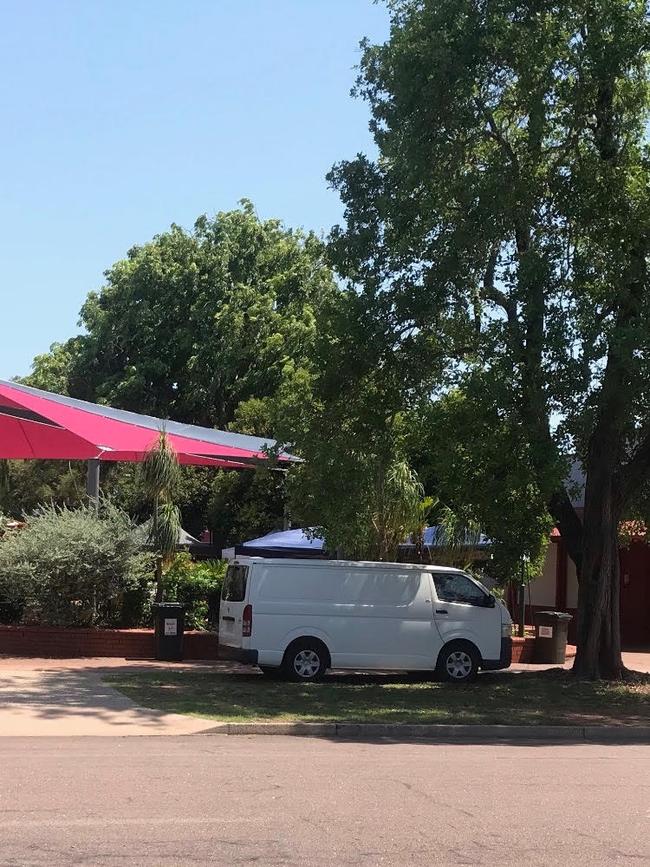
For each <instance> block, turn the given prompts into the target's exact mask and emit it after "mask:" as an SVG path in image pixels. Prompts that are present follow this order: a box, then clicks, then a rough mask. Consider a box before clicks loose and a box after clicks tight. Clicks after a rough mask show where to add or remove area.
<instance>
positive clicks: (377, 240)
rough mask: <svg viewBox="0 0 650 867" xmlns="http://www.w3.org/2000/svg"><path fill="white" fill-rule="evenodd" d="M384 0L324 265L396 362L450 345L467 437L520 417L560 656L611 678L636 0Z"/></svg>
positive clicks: (645, 176)
mask: <svg viewBox="0 0 650 867" xmlns="http://www.w3.org/2000/svg"><path fill="white" fill-rule="evenodd" d="M388 5H389V8H390V12H391V33H390V38H389V39H388V41H387V42H386V43H385V44H383V45H371V44H368V43H365V44H364V46H363V56H362V60H361V69H360V75H359V81H358V88H357V92H358V93H359V94H360V95H361V96H362V97H363V98H364V99H366V100H367V102H368V104H369V106H370V109H371V112H372V121H371V128H372V130H373V132H374V135H375V140H376V143H377V146H378V149H379V154H380V155H379V158H378V160H377V161H376V162H373V161H371V160H370V159H368V158H366V157H364V156H359V157H358V158H357V159H355V160H353V161H351V162H344V163H341V164H340V165H338V166H336V167H335V168H334V169H333V171H332V173H331V175H330V181H331V183H332V184H333V185H334V186H335V187H336V188H337V189H338V190H339V191H340V194H341V196H342V198H343V201H344V204H345V216H346V226H345V228H339V229H337V230H335V231H334V233H333V237H332V254H333V258H334V261H335V264H336V265H337V267H338V268H339V270H340V271H341V273H342V274H343V275H344V276H345V277H346V278H347V279H348V280H349V282H350V284H351V285H352V286H354V287H355V291H356V292H357V293H358V297H359V298H360V302H359V303H360V304H362V305H363V306H364V308H365V311H366V318H367V320H368V321H370V322H372V321H376V322H377V321H378V322H383V323H385V325H386V338H385V342H386V343H395V342H396V343H397V345H398V346H400V347H404V348H405V352H404V355H405V357H407V358H408V363H407V369H409V370H410V367H411V366H412V365H417V364H421V362H422V358H423V354H425V355H428V357H429V358H430V359H431V360H432V361H434V362H435V364H438V363H439V357H440V356H442V357H444V358H445V359H447V361H448V367H447V375H446V379H445V381H443V382H441V383H439V384H438V394H440V393H441V392H444V391H445V390H451V389H454V388H457V389H460V390H461V391H466V392H467V393H468V394H469V395H471V400H472V409H473V412H474V415H475V418H476V425H475V428H476V434H477V437H480V436H484V435H485V432H486V426H485V424H484V423H483V421H482V420H484V419H485V418H486V414H489V412H491V411H492V408H496V411H497V417H498V419H499V422H500V424H501V425H502V426H503V428H504V429H505V430H506V431H507V432H508V437H512V436H514V434H515V433H516V434H517V436H518V442H517V449H516V451H515V452H514V453H513V454H512V455H507V456H505V457H504V460H503V461H502V464H506V465H507V464H508V463H509V462H516V463H517V464H518V470H517V472H518V473H519V474H520V475H521V476H524V477H527V478H528V479H530V484H531V486H532V488H533V489H534V492H535V499H536V501H538V502H539V503H540V514H539V515H538V516H537V518H536V519H535V520H536V523H537V525H539V523H540V522H541V521H543V514H542V512H543V511H544V509H542V504H543V505H544V508H545V509H546V510H547V511H548V513H549V514H550V515H551V516H552V518H553V520H554V521H555V522H556V523H557V524H558V526H559V527H560V530H561V532H562V534H563V536H564V538H565V540H566V543H567V546H568V550H569V552H570V554H571V556H572V558H573V559H574V561H575V563H576V566H577V568H578V573H579V581H580V589H579V624H578V654H577V658H576V663H575V671H576V672H577V673H578V674H580V675H583V676H587V677H598V676H607V677H620V676H621V675H622V674H623V667H622V662H621V653H620V627H619V571H618V570H619V566H618V541H617V525H618V523H619V521H620V519H621V517H622V516H623V515H624V514H625V511H626V509H627V508H628V506H629V504H630V503H631V502H632V501H633V500H634V497H635V495H636V493H637V492H638V489H639V488H640V486H642V485H643V484H644V482H645V481H646V480H647V477H648V471H649V469H650V415H649V413H648V400H647V394H648V387H649V385H650V366H649V362H648V358H650V353H649V352H648V350H649V348H650V347H649V345H648V344H649V343H650V329H649V328H648V322H649V316H648V314H649V312H650V311H649V309H648V305H649V304H650V293H649V292H648V291H647V289H648V276H647V266H648V245H649V240H650V239H649V231H648V227H649V226H650V219H649V218H650V196H649V195H648V191H649V186H650V185H649V181H650V177H649V163H648V147H647V126H646V122H647V109H648V67H647V49H648V23H647V8H646V3H645V2H642V0H589V2H587V0H579V2H576V0H571V2H568V0H567V2H553V3H550V2H546V0H530V2H521V0H516V2H515V0H499V2H489V3H488V2H485V0H393V2H390V3H389V4H388ZM400 360H401V359H400V358H399V357H398V358H397V359H396V361H400ZM424 391H425V393H426V386H425V389H424ZM409 397H410V395H409ZM434 435H435V431H432V436H434ZM573 454H576V455H578V456H579V457H580V458H581V459H582V460H583V463H584V466H585V470H586V475H587V484H586V494H585V511H584V518H583V520H581V519H580V518H579V516H578V515H577V514H576V513H575V511H574V509H573V507H572V505H571V501H570V497H569V496H568V493H567V491H566V487H565V484H564V479H565V478H566V472H567V468H568V460H569V458H570V456H571V455H573ZM504 484H507V480H506V481H505V482H504Z"/></svg>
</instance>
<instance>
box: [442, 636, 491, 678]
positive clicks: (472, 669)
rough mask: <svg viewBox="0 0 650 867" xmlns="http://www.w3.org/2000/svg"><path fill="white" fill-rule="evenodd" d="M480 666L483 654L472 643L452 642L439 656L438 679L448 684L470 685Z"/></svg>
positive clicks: (446, 645)
mask: <svg viewBox="0 0 650 867" xmlns="http://www.w3.org/2000/svg"><path fill="white" fill-rule="evenodd" d="M480 665H481V654H480V653H479V652H478V650H477V648H476V647H475V646H474V645H473V644H472V643H471V642H470V641H450V642H449V644H445V646H444V647H443V648H442V650H441V651H440V653H439V655H438V663H437V665H436V677H437V678H438V679H439V680H444V681H447V682H448V683H469V682H470V681H472V680H474V678H475V677H476V675H477V674H478V670H479V667H480Z"/></svg>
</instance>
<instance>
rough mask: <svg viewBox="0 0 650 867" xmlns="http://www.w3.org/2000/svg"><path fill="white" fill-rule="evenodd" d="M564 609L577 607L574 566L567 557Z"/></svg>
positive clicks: (576, 584)
mask: <svg viewBox="0 0 650 867" xmlns="http://www.w3.org/2000/svg"><path fill="white" fill-rule="evenodd" d="M566 607H567V608H577V607H578V576H577V574H576V564H575V563H574V562H573V560H572V559H571V557H567V570H566Z"/></svg>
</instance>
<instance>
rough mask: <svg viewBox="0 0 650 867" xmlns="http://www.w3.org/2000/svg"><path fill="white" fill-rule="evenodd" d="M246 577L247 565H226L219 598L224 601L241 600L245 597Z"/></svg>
mask: <svg viewBox="0 0 650 867" xmlns="http://www.w3.org/2000/svg"><path fill="white" fill-rule="evenodd" d="M247 578H248V566H238V565H232V566H228V569H227V570H226V577H225V578H224V581H223V588H222V590H221V598H222V599H223V600H224V601H225V602H243V601H244V599H245V598H246V580H247Z"/></svg>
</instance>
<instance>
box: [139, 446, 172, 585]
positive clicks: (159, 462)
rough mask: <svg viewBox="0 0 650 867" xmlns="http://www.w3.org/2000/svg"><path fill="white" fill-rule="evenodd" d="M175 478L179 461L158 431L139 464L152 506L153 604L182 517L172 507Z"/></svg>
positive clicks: (150, 535)
mask: <svg viewBox="0 0 650 867" xmlns="http://www.w3.org/2000/svg"><path fill="white" fill-rule="evenodd" d="M178 478H179V469H178V457H177V455H176V452H175V451H174V447H173V446H172V444H171V442H170V441H169V438H168V436H167V434H166V433H165V431H164V430H161V431H160V434H159V436H158V439H157V440H156V442H155V443H154V445H153V446H152V447H151V449H150V450H149V452H148V453H147V456H146V457H145V459H144V462H143V464H142V485H143V488H144V491H145V494H146V495H147V497H148V498H149V499H150V500H151V504H152V519H151V529H150V532H149V542H150V543H151V545H152V547H153V549H154V551H155V554H156V602H162V600H163V593H164V588H163V569H164V567H165V565H166V564H167V563H169V561H170V560H171V559H172V558H173V556H174V554H175V553H176V548H177V546H178V536H179V532H180V529H181V516H180V512H179V509H178V506H177V505H176V504H175V503H174V494H175V491H176V487H177V484H178Z"/></svg>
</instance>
